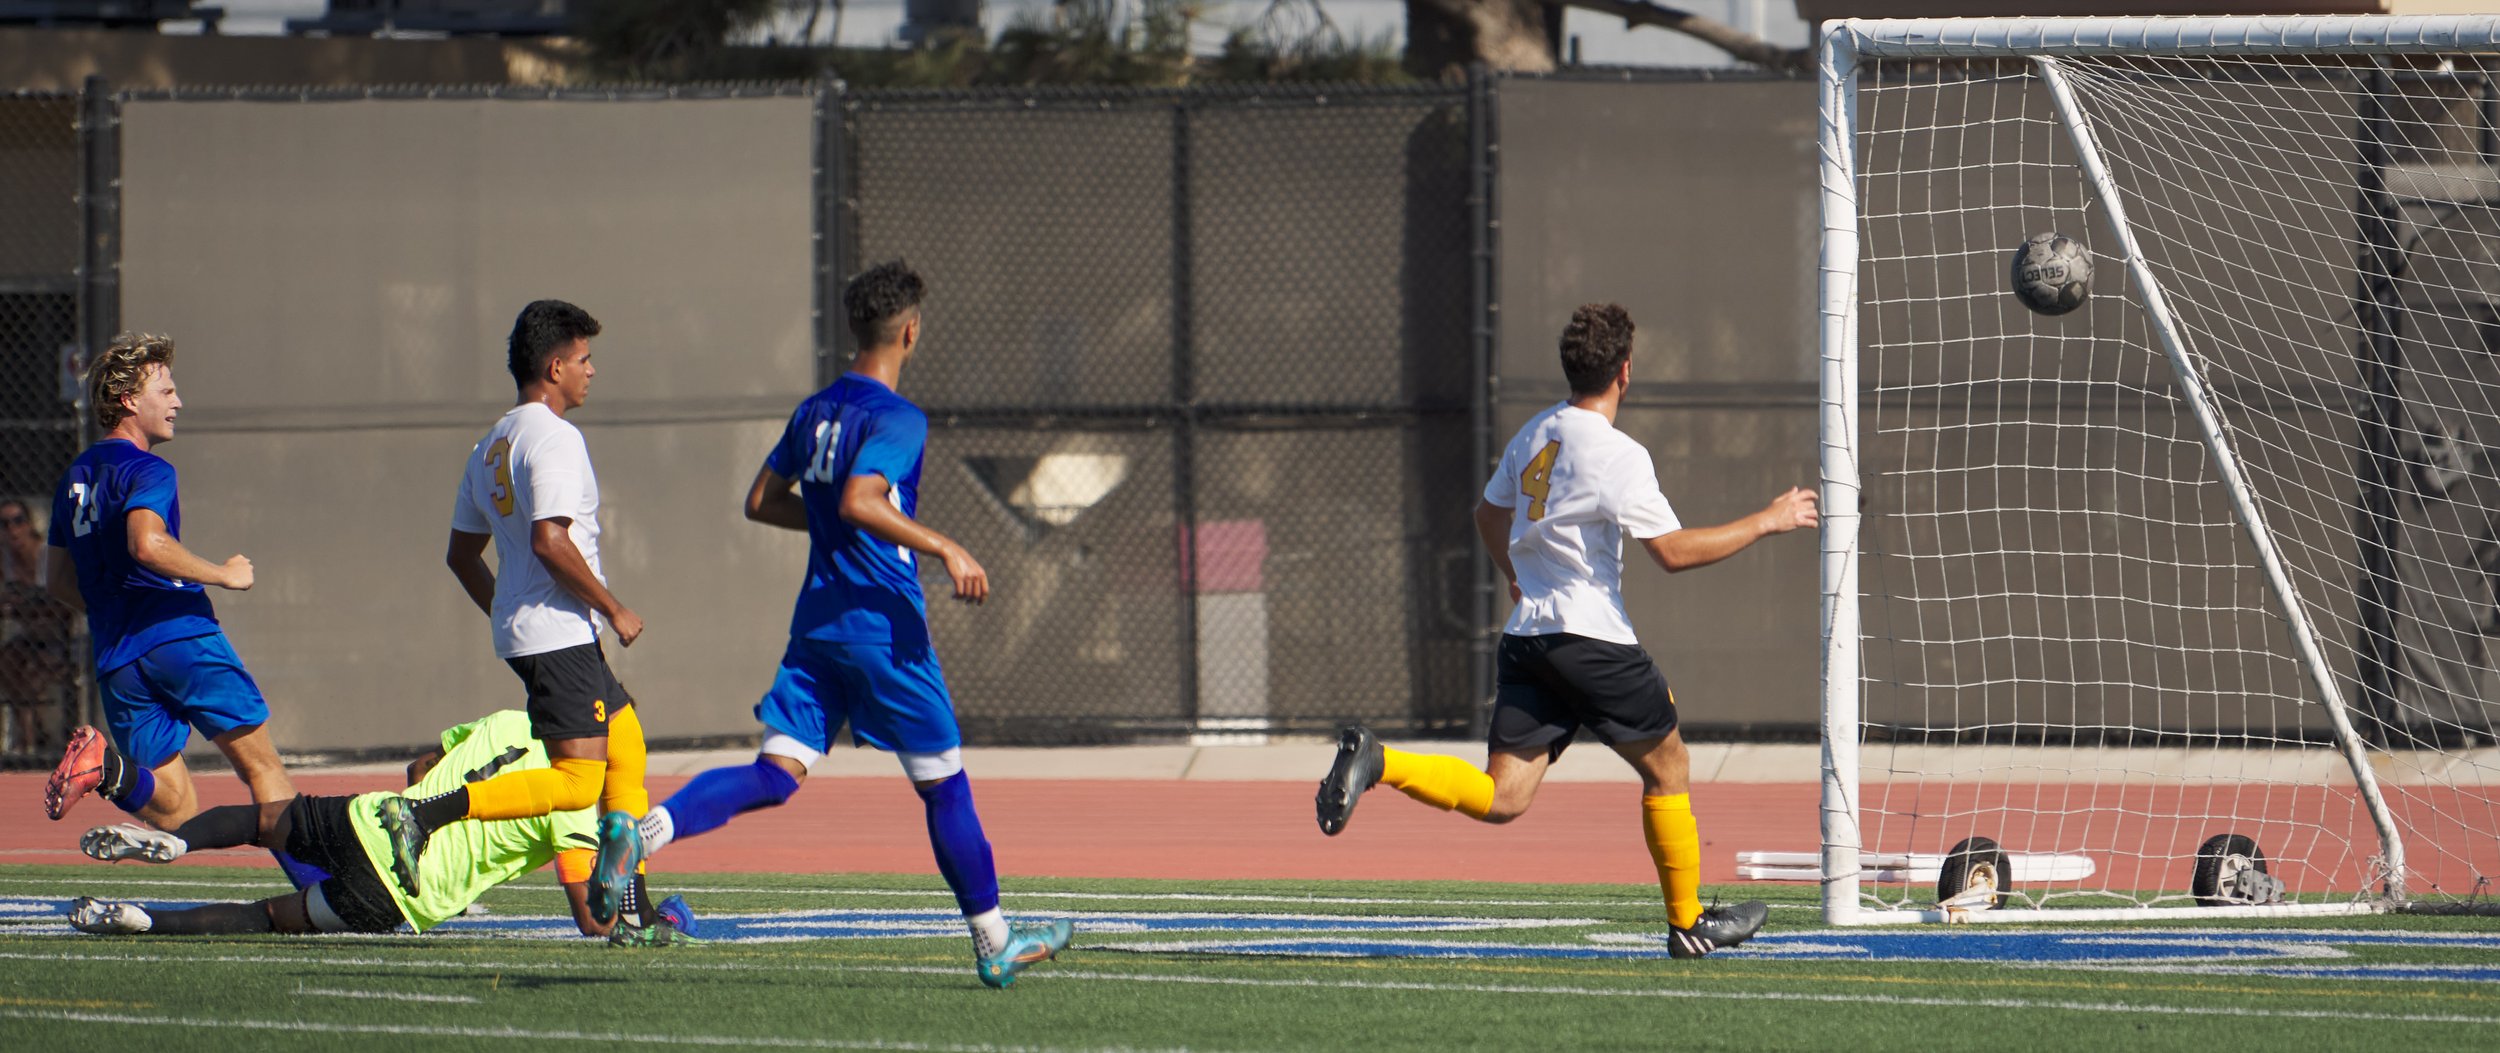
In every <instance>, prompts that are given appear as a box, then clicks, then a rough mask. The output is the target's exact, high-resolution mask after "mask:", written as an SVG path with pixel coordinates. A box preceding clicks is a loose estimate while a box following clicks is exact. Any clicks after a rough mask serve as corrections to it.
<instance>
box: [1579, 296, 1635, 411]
mask: <svg viewBox="0 0 2500 1053" xmlns="http://www.w3.org/2000/svg"><path fill="white" fill-rule="evenodd" d="M1631 357H1632V315H1631V312H1628V311H1625V310H1624V309H1623V305H1622V304H1612V303H1584V304H1581V305H1580V309H1579V310H1577V311H1573V312H1571V324H1570V325H1566V326H1564V327H1563V332H1562V367H1563V379H1565V380H1569V381H1570V382H1571V393H1572V394H1574V395H1595V394H1597V393H1599V392H1601V391H1604V390H1606V385H1608V384H1612V383H1614V382H1615V371H1616V370H1619V369H1622V368H1623V363H1624V360H1626V359H1629V358H1631Z"/></svg>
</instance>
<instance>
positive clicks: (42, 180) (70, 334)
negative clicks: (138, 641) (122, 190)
mask: <svg viewBox="0 0 2500 1053" xmlns="http://www.w3.org/2000/svg"><path fill="white" fill-rule="evenodd" d="M80 104H81V100H80V98H79V97H78V96H76V95H55V94H25V93H20V94H11V95H5V96H0V766H12V767H14V766H32V765H41V766H49V765H50V764H51V763H52V761H54V760H57V759H58V756H59V751H60V747H61V743H62V742H63V741H64V740H65V738H66V735H67V729H68V728H69V727H71V726H74V725H75V723H76V722H77V713H78V710H79V708H80V706H81V704H82V702H83V699H84V692H83V691H82V690H81V684H82V682H83V679H82V677H81V675H80V670H81V669H82V668H83V666H84V663H83V662H81V661H79V660H78V657H77V637H78V634H79V632H80V626H79V624H78V621H79V620H78V618H77V617H76V615H75V614H74V613H73V612H71V611H70V610H69V609H68V608H67V607H65V606H63V605H61V604H60V603H58V602H56V601H54V600H52V599H51V598H50V597H49V596H48V595H47V594H46V593H45V591H44V579H45V576H46V571H47V563H48V558H47V557H48V554H47V553H46V551H45V549H46V545H45V542H44V530H45V528H46V526H47V524H48V521H49V519H50V517H51V511H52V489H53V485H54V483H55V481H56V480H58V479H59V478H60V474H61V472H62V470H64V469H65V468H67V467H68V465H69V462H70V459H71V458H73V457H76V456H77V454H78V438H79V427H78V417H77V412H76V404H77V393H76V385H75V384H74V383H71V382H70V379H69V378H72V377H74V376H75V371H76V364H77V362H79V361H80V359H79V357H78V348H79V346H80V335H79V326H80V317H81V312H80V306H79V305H80V281H79V275H80V271H81V261H82V253H83V252H84V251H85V250H84V245H85V238H84V233H85V230H86V220H85V218H84V217H83V215H82V209H81V200H82V195H81V194H80V185H81V178H82V173H83V172H84V170H85V169H84V167H83V165H82V162H81V155H82V140H81V137H80V128H79V115H80V112H81V108H80Z"/></svg>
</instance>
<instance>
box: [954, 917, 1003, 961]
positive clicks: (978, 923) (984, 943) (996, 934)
mask: <svg viewBox="0 0 2500 1053" xmlns="http://www.w3.org/2000/svg"><path fill="white" fill-rule="evenodd" d="M964 925H965V927H967V928H970V929H971V930H972V953H973V954H974V955H975V956H977V957H981V958H987V957H989V956H991V955H994V954H997V953H998V952H999V951H1000V950H1001V949H1003V948H1005V947H1006V946H1007V916H1006V915H1005V914H1001V913H999V911H998V908H996V907H991V908H990V909H988V910H985V911H982V912H981V913H979V914H966V915H964Z"/></svg>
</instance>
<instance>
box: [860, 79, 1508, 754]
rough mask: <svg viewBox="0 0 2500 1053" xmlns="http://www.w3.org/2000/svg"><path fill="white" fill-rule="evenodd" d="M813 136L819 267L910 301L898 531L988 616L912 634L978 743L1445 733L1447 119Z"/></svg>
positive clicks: (1173, 96) (1375, 103) (1479, 373)
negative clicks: (924, 640) (986, 587)
mask: <svg viewBox="0 0 2500 1053" xmlns="http://www.w3.org/2000/svg"><path fill="white" fill-rule="evenodd" d="M836 109H837V111H838V120H839V123H840V131H839V135H838V138H837V139H836V140H835V143H834V147H835V149H834V151H833V154H834V156H835V158H836V162H835V164H834V165H833V166H832V175H833V180H834V183H835V186H834V188H833V190H834V193H835V194H836V197H837V200H838V201H839V202H840V203H841V206H842V207H840V208H838V209H836V210H834V218H833V222H834V225H835V235H836V238H835V245H834V252H835V254H836V259H835V260H834V263H835V266H834V267H833V270H834V271H835V272H837V273H841V274H847V273H851V272H852V271H855V270H856V269H858V267H859V266H861V265H864V264H867V263H872V262H876V261H879V260H883V259H888V258H893V257H898V256H899V257H904V258H907V259H908V260H909V261H910V262H911V263H912V265H913V266H914V267H915V268H916V269H918V270H919V271H920V272H921V273H922V274H923V275H924V276H926V277H927V278H928V280H929V281H930V285H931V292H930V299H929V304H928V318H929V322H928V327H929V334H930V335H929V344H928V347H929V350H928V351H926V352H924V353H923V354H922V355H920V356H919V357H916V358H915V359H914V362H913V367H912V372H911V374H910V375H908V376H907V377H906V378H905V394H906V395H908V396H909V397H911V398H913V399H914V400H916V401H918V402H919V403H920V404H921V405H922V406H923V407H925V408H926V409H927V410H928V412H929V414H930V417H931V419H932V422H933V423H934V424H935V425H937V427H936V428H935V429H934V430H933V434H932V435H931V438H930V445H929V454H928V467H927V468H926V469H925V471H924V474H923V482H922V487H923V489H922V498H921V500H922V504H921V508H922V511H923V515H924V516H925V517H926V518H927V519H928V520H929V521H930V522H931V523H932V524H933V525H935V526H937V527H938V528H939V529H942V530H946V531H949V532H951V533H954V534H955V535H956V536H957V537H959V538H960V539H962V540H963V541H965V543H966V544H967V545H969V546H970V547H971V548H972V550H973V551H974V552H975V554H976V555H977V556H978V557H979V558H980V559H981V560H982V561H983V564H984V566H985V567H987V569H988V570H989V572H990V575H991V579H992V581H993V582H994V583H995V585H996V588H997V590H998V592H997V595H998V597H999V599H998V600H997V601H993V603H992V604H991V605H990V606H989V607H988V608H986V609H984V610H982V611H981V612H979V613H977V614H976V613H973V612H970V611H966V610H961V609H956V608H954V607H952V606H951V605H934V606H933V607H932V609H931V612H930V619H931V622H932V626H933V628H934V629H935V631H936V633H937V636H938V638H939V640H940V643H941V647H942V648H944V653H945V654H946V660H947V663H948V666H949V675H950V679H952V681H953V682H954V688H955V693H956V697H957V707H958V709H959V711H960V712H961V715H962V718H963V720H964V723H965V725H966V728H967V730H968V732H969V733H970V734H971V735H972V736H973V737H974V738H976V739H978V740H980V741H985V742H1072V741H1105V740H1118V739H1131V738H1136V737H1140V736H1160V735H1169V734H1175V733H1199V734H1204V733H1209V732H1216V733H1222V732H1247V733H1262V732H1267V731H1282V730H1316V729H1323V728H1325V727H1327V726H1329V725H1331V724H1334V723H1336V722H1338V721H1342V720H1347V719H1358V718H1359V719H1362V720H1365V721H1368V722H1371V723H1373V724H1374V725H1375V726H1380V727H1385V728H1391V729H1396V730H1400V731H1408V732H1430V731H1449V730H1457V729H1463V728H1465V727H1467V726H1468V725H1469V724H1470V722H1471V721H1472V719H1473V717H1474V710H1475V706H1474V704H1473V700H1472V699H1471V698H1470V697H1469V688H1468V665H1467V662H1468V643H1469V641H1470V639H1471V636H1472V632H1471V630H1472V628H1473V618H1474V617H1475V615H1474V610H1475V607H1474V603H1475V600H1474V590H1475V586H1476V582H1477V577H1476V575H1475V573H1474V559H1475V555H1474V550H1473V541H1472V539H1471V538H1470V537H1469V536H1468V535H1467V533H1466V522H1467V520H1466V517H1465V515H1464V514H1463V511H1462V510H1463V509H1464V508H1466V507H1467V505H1468V502H1469V501H1470V499H1471V496H1472V487H1473V484H1474V482H1475V479H1474V476H1475V475H1476V474H1477V473H1476V471H1475V469H1474V468H1473V467H1472V466H1471V458H1472V457H1473V456H1474V452H1473V451H1474V449H1475V444H1474V443H1473V442H1472V441H1471V428H1472V427H1473V426H1474V420H1475V417H1476V414H1477V411H1478V409H1479V406H1480V403H1479V401H1478V400H1480V399H1481V397H1482V392H1483V382H1484V381H1483V376H1484V374H1483V370H1482V369H1481V368H1480V366H1478V365H1477V364H1476V359H1475V357H1474V355H1475V353H1476V349H1475V348H1474V346H1473V344H1472V343H1471V341H1472V340H1473V339H1474V335H1475V326H1474V320H1475V319H1476V318H1478V317H1480V316H1481V309H1480V305H1479V304H1478V303H1477V301H1476V297H1477V296H1478V295H1480V293H1479V292H1478V291H1477V290H1475V289H1474V287H1473V286H1472V285H1471V266H1472V263H1471V255H1470V252H1471V247H1472V246H1473V245H1474V244H1475V242H1474V240H1473V236H1474V231H1473V229H1472V227H1471V223H1472V222H1474V218H1473V216H1474V214H1473V213H1472V212H1471V208H1470V193H1471V182H1470V179H1471V175H1472V174H1473V173H1472V171H1471V167H1470V166H1471V164H1472V163H1473V160H1474V159H1475V158H1477V157H1479V156H1481V155H1480V153H1479V152H1476V151H1471V149H1470V142H1471V122H1470V120H1469V117H1470V101H1469V96H1468V93H1467V91H1466V90H1465V89H1462V88H1443V87H1431V88H1424V89H1389V90H1383V89H1361V88H1356V89H1347V88H1306V87H1271V88H1261V89H1258V90H1255V91H1249V90H1240V89H1211V90H1193V91H1174V92H1129V91H1122V92H1110V91H1062V92H1048V93H1016V92H982V93H926V92H907V93H906V92H875V93H865V94H856V95H850V96H847V97H844V98H842V99H841V100H840V105H839V106H838V107H837V108H836ZM825 295H826V297H827V298H828V303H829V309H832V310H838V309H839V308H838V302H837V299H836V298H838V295H839V290H838V289H834V288H828V289H827V290H826V291H825ZM829 367H830V368H833V369H839V368H840V358H839V356H837V357H836V359H835V360H834V361H833V362H831V363H829ZM1002 615H1003V616H1004V617H1003V618H1002ZM1002 621H1004V623H1005V624H1004V626H1003V627H1002V625H1001V622H1002ZM950 644H951V646H949V645H950Z"/></svg>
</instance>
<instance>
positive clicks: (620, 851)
mask: <svg viewBox="0 0 2500 1053" xmlns="http://www.w3.org/2000/svg"><path fill="white" fill-rule="evenodd" d="M642 857H643V851H642V828H641V827H640V826H638V825H636V824H635V822H634V817H633V816H630V815H627V814H625V813H623V812H609V813H608V814H606V815H603V816H600V817H599V858H598V860H597V861H596V862H593V863H592V864H591V865H590V916H591V917H592V918H594V919H597V920H598V922H599V923H600V924H603V925H604V924H607V923H609V922H613V921H615V920H616V913H617V910H618V909H619V908H620V906H621V905H622V904H623V903H624V901H625V887H626V886H628V885H631V884H633V881H634V870H635V868H637V867H640V866H642Z"/></svg>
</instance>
